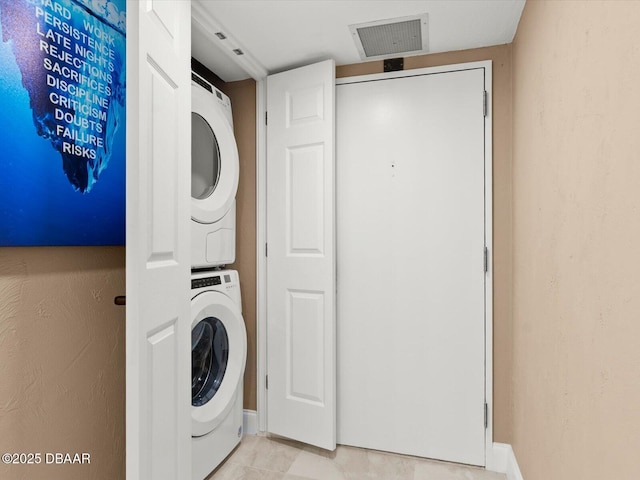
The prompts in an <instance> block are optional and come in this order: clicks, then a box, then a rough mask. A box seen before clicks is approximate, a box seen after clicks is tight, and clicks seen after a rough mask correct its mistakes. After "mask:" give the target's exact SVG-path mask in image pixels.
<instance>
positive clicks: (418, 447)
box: [336, 68, 485, 465]
mask: <svg viewBox="0 0 640 480" xmlns="http://www.w3.org/2000/svg"><path fill="white" fill-rule="evenodd" d="M406 73H409V72H406ZM411 74H412V76H410V77H402V78H393V79H383V78H381V76H376V77H375V78H370V79H367V78H366V77H359V78H358V77H356V78H354V79H353V80H354V81H355V82H357V83H347V84H339V85H338V86H337V125H338V133H337V137H336V142H337V143H336V153H337V155H336V162H337V182H338V183H337V201H338V216H337V228H338V237H337V238H338V243H337V245H338V275H339V276H338V307H337V308H338V332H337V335H338V442H339V443H341V444H348V445H355V446H359V447H366V448H372V449H376V450H385V451H392V452H398V453H403V454H409V455H416V456H421V457H430V458H436V459H441V460H449V461H454V462H460V463H467V464H474V465H484V458H485V457H484V452H485V444H484V441H485V422H484V415H485V413H484V404H485V351H484V346H485V337H484V331H485V318H484V315H485V303H484V302H485V293H484V292H485V269H484V246H485V211H484V209H485V177H484V171H485V159H484V152H485V145H484V142H485V117H484V113H483V97H484V90H485V85H484V69H483V68H475V69H470V70H466V71H457V72H449V73H435V74H429V75H425V74H423V75H420V74H418V72H416V71H413V72H411Z"/></svg>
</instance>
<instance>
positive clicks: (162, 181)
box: [126, 0, 191, 480]
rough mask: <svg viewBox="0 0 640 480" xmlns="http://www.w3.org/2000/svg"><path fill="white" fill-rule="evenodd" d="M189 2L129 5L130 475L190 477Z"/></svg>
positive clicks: (151, 479) (155, 479)
mask: <svg viewBox="0 0 640 480" xmlns="http://www.w3.org/2000/svg"><path fill="white" fill-rule="evenodd" d="M190 29H191V11H190V2H182V1H171V2H170V1H166V0H146V1H144V2H138V1H129V2H127V273H126V275H127V328H126V333H127V335H126V337H127V348H126V351H127V362H126V366H127V367H126V368H127V399H126V403H127V428H126V431H127V462H126V463H127V467H126V469H127V478H128V479H131V480H134V479H135V480H176V479H189V478H191V430H190V426H191V424H190V406H191V401H190V390H191V389H190V378H191V353H190V344H191V318H190V298H189V295H190V291H189V274H190V268H191V265H190V255H189V253H190V251H189V246H190V239H189V232H190V229H189V221H190V212H189V202H190V198H191V195H190V168H189V162H188V161H186V162H185V159H188V158H189V157H190V155H191V135H190V130H189V128H190V125H191V120H190V114H191V110H190V106H191V79H190V48H191V33H190Z"/></svg>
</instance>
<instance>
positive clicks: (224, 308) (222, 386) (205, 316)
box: [191, 291, 247, 437]
mask: <svg viewBox="0 0 640 480" xmlns="http://www.w3.org/2000/svg"><path fill="white" fill-rule="evenodd" d="M191 317H192V322H191V405H192V407H191V420H192V421H191V424H192V430H191V434H192V436H194V437H198V436H201V435H206V434H207V433H209V432H211V431H212V430H214V429H215V428H216V427H217V426H218V425H219V424H220V423H221V422H222V421H223V420H224V419H225V418H226V416H227V415H228V414H229V412H230V410H231V408H232V406H233V403H234V401H235V399H236V395H237V392H238V387H239V386H240V382H242V377H243V374H244V367H245V363H246V358H247V334H246V330H245V326H244V320H243V318H242V314H241V313H240V310H239V309H238V307H237V306H236V304H235V303H234V302H233V300H231V299H230V298H229V297H228V296H226V295H224V294H223V293H220V292H212V291H208V292H207V291H205V292H202V293H200V294H198V295H196V296H195V297H194V298H193V299H192V300H191Z"/></svg>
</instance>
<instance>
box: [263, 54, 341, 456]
mask: <svg viewBox="0 0 640 480" xmlns="http://www.w3.org/2000/svg"><path fill="white" fill-rule="evenodd" d="M334 91H335V65H334V63H333V61H326V62H322V63H318V64H314V65H309V66H306V67H302V68H298V69H295V70H291V71H288V72H283V73H279V74H277V75H272V76H270V77H268V80H267V110H268V118H269V122H268V126H267V208H268V211H269V215H268V218H267V243H268V256H267V295H268V299H267V342H268V347H267V348H268V360H267V363H268V366H267V368H268V390H267V418H268V420H267V421H268V425H267V428H268V431H269V432H271V433H275V434H278V435H282V436H285V437H289V438H293V439H295V440H299V441H302V442H306V443H310V444H312V445H317V446H319V447H322V448H326V449H329V450H334V449H335V446H336V421H335V415H336V399H335V395H336V390H335V382H336V378H335V245H334V244H335V210H334V206H335V200H334V196H335V195H334V192H335V189H334V183H335V182H334V180H335V174H334V141H333V137H334V123H335V120H334V111H335V109H334V101H335V100H334Z"/></svg>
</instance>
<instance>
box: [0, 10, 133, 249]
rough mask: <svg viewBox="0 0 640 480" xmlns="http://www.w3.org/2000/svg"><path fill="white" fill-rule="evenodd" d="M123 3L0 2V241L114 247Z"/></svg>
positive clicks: (121, 203) (119, 232)
mask: <svg viewBox="0 0 640 480" xmlns="http://www.w3.org/2000/svg"><path fill="white" fill-rule="evenodd" d="M125 54H126V0H0V105H1V106H2V107H1V108H0V149H1V152H2V153H0V246H21V245H22V246H36V245H41V246H45V245H122V244H124V239H125V150H126V142H125V131H126V128H125V87H126V71H125V64H126V58H125Z"/></svg>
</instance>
